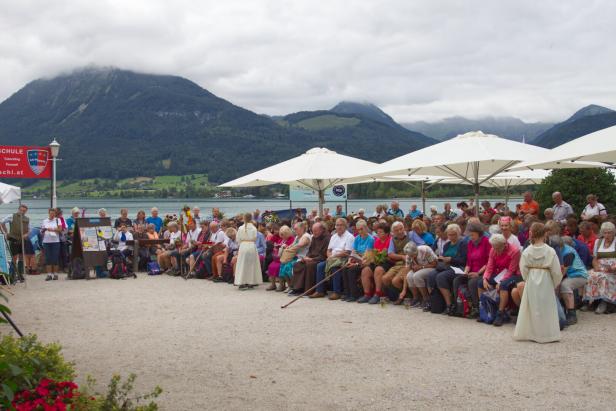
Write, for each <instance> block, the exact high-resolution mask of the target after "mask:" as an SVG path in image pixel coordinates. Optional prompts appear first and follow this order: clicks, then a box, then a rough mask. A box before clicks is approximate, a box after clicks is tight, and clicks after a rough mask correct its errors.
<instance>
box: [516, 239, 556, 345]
mask: <svg viewBox="0 0 616 411" xmlns="http://www.w3.org/2000/svg"><path fill="white" fill-rule="evenodd" d="M520 271H521V273H522V277H523V278H524V281H525V282H526V284H525V285H524V293H523V294H522V302H521V303H520V311H519V314H518V321H517V323H516V326H515V332H514V333H513V338H514V339H516V340H531V341H536V342H538V343H547V342H553V341H558V340H560V326H559V324H558V311H557V308H556V297H555V295H554V288H556V285H558V284H560V281H561V280H562V278H563V275H562V272H561V271H560V262H559V261H558V257H557V256H556V252H555V251H554V249H553V248H552V247H550V246H548V245H546V244H543V245H540V246H534V245H531V246H529V247H528V248H527V249H526V250H524V252H523V253H522V256H521V258H520Z"/></svg>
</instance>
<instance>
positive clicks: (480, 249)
mask: <svg viewBox="0 0 616 411" xmlns="http://www.w3.org/2000/svg"><path fill="white" fill-rule="evenodd" d="M491 249H492V246H491V245H490V241H489V240H488V237H486V236H481V238H480V239H479V241H478V243H477V245H475V243H474V242H473V240H470V239H469V240H468V253H467V254H466V266H467V267H468V268H469V270H470V272H471V273H477V272H479V270H481V268H482V267H483V266H484V265H486V264H487V263H488V258H489V257H490V250H491Z"/></svg>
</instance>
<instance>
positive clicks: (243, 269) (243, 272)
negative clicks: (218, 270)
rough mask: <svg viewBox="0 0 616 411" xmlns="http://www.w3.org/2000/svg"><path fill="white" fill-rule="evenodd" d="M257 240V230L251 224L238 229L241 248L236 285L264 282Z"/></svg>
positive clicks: (238, 253) (236, 272)
mask: <svg viewBox="0 0 616 411" xmlns="http://www.w3.org/2000/svg"><path fill="white" fill-rule="evenodd" d="M256 240H257V229H256V228H255V226H254V225H252V224H251V223H248V225H247V226H246V224H244V225H243V226H241V227H240V228H238V229H237V237H236V241H237V242H238V243H239V245H240V246H239V249H238V252H237V263H236V265H235V281H234V284H235V285H245V284H248V285H255V284H261V283H262V282H263V277H262V275H261V261H260V260H259V254H257V245H256Z"/></svg>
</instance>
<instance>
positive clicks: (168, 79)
mask: <svg viewBox="0 0 616 411" xmlns="http://www.w3.org/2000/svg"><path fill="white" fill-rule="evenodd" d="M339 109H341V110H343V109H344V105H342V106H341V107H339ZM52 138H57V139H58V141H59V142H60V143H61V152H60V157H61V158H62V161H61V162H59V165H58V172H59V175H60V176H61V178H65V179H79V178H87V177H103V178H116V179H119V178H126V177H132V176H155V175H183V174H190V173H207V174H208V177H209V179H210V181H213V182H219V183H220V182H224V181H226V180H230V179H232V178H235V177H238V176H241V175H243V174H246V173H249V172H252V171H255V170H258V169H260V168H263V167H266V166H269V165H271V164H273V163H276V162H280V161H283V160H286V159H288V158H290V157H293V156H296V155H299V154H301V153H304V152H305V151H306V150H308V149H310V148H312V147H315V146H321V147H327V148H330V149H332V150H336V151H339V152H341V153H345V154H348V155H351V156H355V157H359V158H363V159H366V160H371V161H376V162H382V161H386V160H388V159H391V158H393V157H396V156H398V155H401V154H404V153H406V152H409V151H413V150H417V149H420V148H423V147H426V146H428V145H430V144H433V143H434V142H435V141H434V140H433V139H431V138H429V137H426V136H424V135H422V134H419V133H415V132H412V131H409V130H407V129H405V128H403V127H400V126H397V125H395V126H392V125H387V124H384V123H383V122H381V121H375V120H373V119H372V118H370V117H368V116H364V115H361V114H345V113H336V112H327V111H324V112H321V111H315V112H302V113H296V114H293V115H290V116H286V117H284V118H283V119H282V120H278V121H276V120H274V119H272V118H269V117H266V116H262V115H258V114H256V113H254V112H252V111H249V110H246V109H244V108H241V107H238V106H235V105H233V104H232V103H230V102H228V101H226V100H224V99H221V98H219V97H217V96H215V95H214V94H212V93H210V92H209V91H207V90H205V89H203V88H201V87H200V86H199V85H197V84H195V83H193V82H191V81H189V80H187V79H184V78H181V77H177V76H162V75H151V74H142V73H135V72H131V71H126V70H120V69H115V68H88V69H82V70H77V71H74V72H72V73H70V74H64V75H60V76H57V77H54V78H51V79H39V80H35V81H33V82H31V83H29V84H27V85H26V86H25V87H23V88H22V89H21V90H19V91H18V92H16V93H15V94H13V95H12V96H11V97H9V98H8V99H6V100H5V101H4V102H2V103H1V104H0V144H6V145H13V144H14V145H19V144H29V145H47V144H49V142H50V140H52ZM383 142H384V143H383ZM381 143H383V144H381ZM379 146H380V148H379V149H378V150H376V149H375V147H379Z"/></svg>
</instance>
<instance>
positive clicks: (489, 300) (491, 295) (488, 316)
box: [479, 289, 500, 324]
mask: <svg viewBox="0 0 616 411" xmlns="http://www.w3.org/2000/svg"><path fill="white" fill-rule="evenodd" d="M499 301H500V296H499V294H498V291H497V290H496V289H492V290H489V291H486V292H484V293H482V294H481V297H479V318H480V319H481V322H484V323H486V324H492V323H493V322H494V318H495V317H496V313H497V312H498V302H499Z"/></svg>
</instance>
